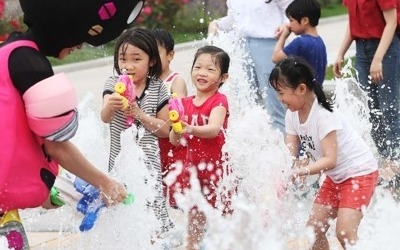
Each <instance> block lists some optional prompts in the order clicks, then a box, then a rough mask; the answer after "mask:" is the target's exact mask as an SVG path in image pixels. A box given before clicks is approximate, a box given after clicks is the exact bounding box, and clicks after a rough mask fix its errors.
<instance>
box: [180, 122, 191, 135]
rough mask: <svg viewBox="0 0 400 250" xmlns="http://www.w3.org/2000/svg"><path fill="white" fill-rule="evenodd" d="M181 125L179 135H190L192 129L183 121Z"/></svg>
mask: <svg viewBox="0 0 400 250" xmlns="http://www.w3.org/2000/svg"><path fill="white" fill-rule="evenodd" d="M181 123H182V131H181V132H180V133H179V134H192V132H193V127H192V125H190V124H188V123H187V122H185V121H181Z"/></svg>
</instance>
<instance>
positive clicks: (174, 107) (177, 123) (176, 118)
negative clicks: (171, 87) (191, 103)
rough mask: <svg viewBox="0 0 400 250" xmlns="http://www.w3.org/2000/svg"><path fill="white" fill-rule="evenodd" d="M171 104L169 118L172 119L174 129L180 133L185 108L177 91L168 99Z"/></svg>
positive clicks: (169, 104)
mask: <svg viewBox="0 0 400 250" xmlns="http://www.w3.org/2000/svg"><path fill="white" fill-rule="evenodd" d="M168 106H169V113H168V116H169V119H170V120H171V121H172V125H171V126H172V129H173V130H174V131H175V132H176V133H180V132H181V131H182V129H183V128H182V122H181V119H182V117H183V115H184V108H183V105H182V101H181V99H180V98H179V97H178V95H177V94H176V93H173V94H172V98H171V99H169V101H168Z"/></svg>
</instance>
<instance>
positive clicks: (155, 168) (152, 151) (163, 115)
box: [101, 28, 173, 233]
mask: <svg viewBox="0 0 400 250" xmlns="http://www.w3.org/2000/svg"><path fill="white" fill-rule="evenodd" d="M114 69H115V71H116V72H117V73H118V74H122V72H123V71H126V73H127V74H128V75H129V76H131V77H132V81H133V83H134V85H135V88H136V95H137V96H136V101H134V102H132V103H130V106H129V107H128V108H127V109H126V110H125V111H122V110H121V109H122V108H123V102H122V98H121V96H120V95H119V94H118V93H115V92H114V86H115V84H116V82H117V80H118V76H112V77H110V78H108V80H107V81H106V83H105V85H104V91H103V108H102V110H101V119H102V120H103V122H105V123H110V133H111V145H110V146H111V147H110V160H109V171H112V170H113V168H114V160H115V157H116V156H117V155H118V153H119V152H120V147H121V146H120V138H121V132H122V131H123V130H125V129H127V128H128V125H127V122H126V121H127V117H129V116H131V117H134V123H133V124H132V126H136V127H137V129H138V139H137V143H138V145H139V146H140V147H141V148H142V149H143V151H144V153H145V155H146V156H147V159H146V164H147V166H148V168H149V169H150V170H151V171H152V172H155V173H156V175H157V176H156V178H157V182H158V184H157V186H156V187H155V188H156V190H157V192H158V194H157V196H156V198H155V200H154V201H153V202H152V203H151V205H150V206H151V207H152V208H153V209H154V212H155V213H156V216H157V218H158V219H159V220H160V221H161V223H162V228H161V233H164V232H167V231H168V230H169V229H170V228H172V227H173V224H172V222H171V221H170V219H169V216H168V213H167V209H166V200H165V197H164V196H163V194H162V188H161V182H162V179H161V168H160V155H159V147H158V137H168V133H169V126H168V124H167V123H166V121H167V120H168V105H167V104H168V99H169V94H168V92H167V88H166V86H165V85H164V84H163V83H162V82H161V80H160V79H159V77H160V75H161V60H160V56H159V54H158V49H157V42H156V40H155V38H154V36H153V34H152V33H151V31H150V30H146V29H143V28H134V29H129V30H127V31H125V32H124V33H123V34H122V35H121V36H120V37H119V39H118V41H117V43H116V47H115V53H114ZM139 135H140V136H139Z"/></svg>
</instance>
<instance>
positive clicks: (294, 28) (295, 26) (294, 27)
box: [289, 17, 304, 36]
mask: <svg viewBox="0 0 400 250" xmlns="http://www.w3.org/2000/svg"><path fill="white" fill-rule="evenodd" d="M303 19H304V18H302V19H301V21H302V22H303ZM289 28H290V31H291V32H293V33H294V34H295V35H296V36H297V35H300V34H303V33H304V26H303V24H302V23H299V22H298V21H297V20H296V19H293V18H292V17H289Z"/></svg>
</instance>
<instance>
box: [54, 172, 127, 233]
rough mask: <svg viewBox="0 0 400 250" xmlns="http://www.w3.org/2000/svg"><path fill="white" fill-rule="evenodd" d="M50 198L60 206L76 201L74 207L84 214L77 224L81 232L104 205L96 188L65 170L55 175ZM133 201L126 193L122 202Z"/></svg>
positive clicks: (92, 224)
mask: <svg viewBox="0 0 400 250" xmlns="http://www.w3.org/2000/svg"><path fill="white" fill-rule="evenodd" d="M50 199H51V201H52V202H53V203H54V204H56V205H59V204H61V205H60V206H62V205H64V204H66V203H73V202H77V205H76V209H77V210H78V211H79V212H81V213H82V214H83V215H84V217H83V219H82V222H81V224H80V226H79V230H80V231H82V232H83V231H88V230H90V229H91V228H92V227H93V226H94V223H95V222H96V220H97V217H98V213H99V212H100V210H101V209H102V208H103V207H105V206H106V204H105V203H104V201H103V199H102V197H101V193H100V191H99V190H98V189H97V188H95V187H94V186H92V185H90V184H89V183H87V182H86V181H84V180H82V179H80V178H79V177H75V176H73V175H72V174H69V173H68V172H66V171H63V173H62V174H61V175H59V176H58V177H57V179H56V183H55V186H54V187H53V188H52V191H51V195H50ZM133 201H134V196H133V195H132V194H128V196H127V197H126V198H125V200H124V201H123V203H124V204H125V205H130V204H132V203H133Z"/></svg>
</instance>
